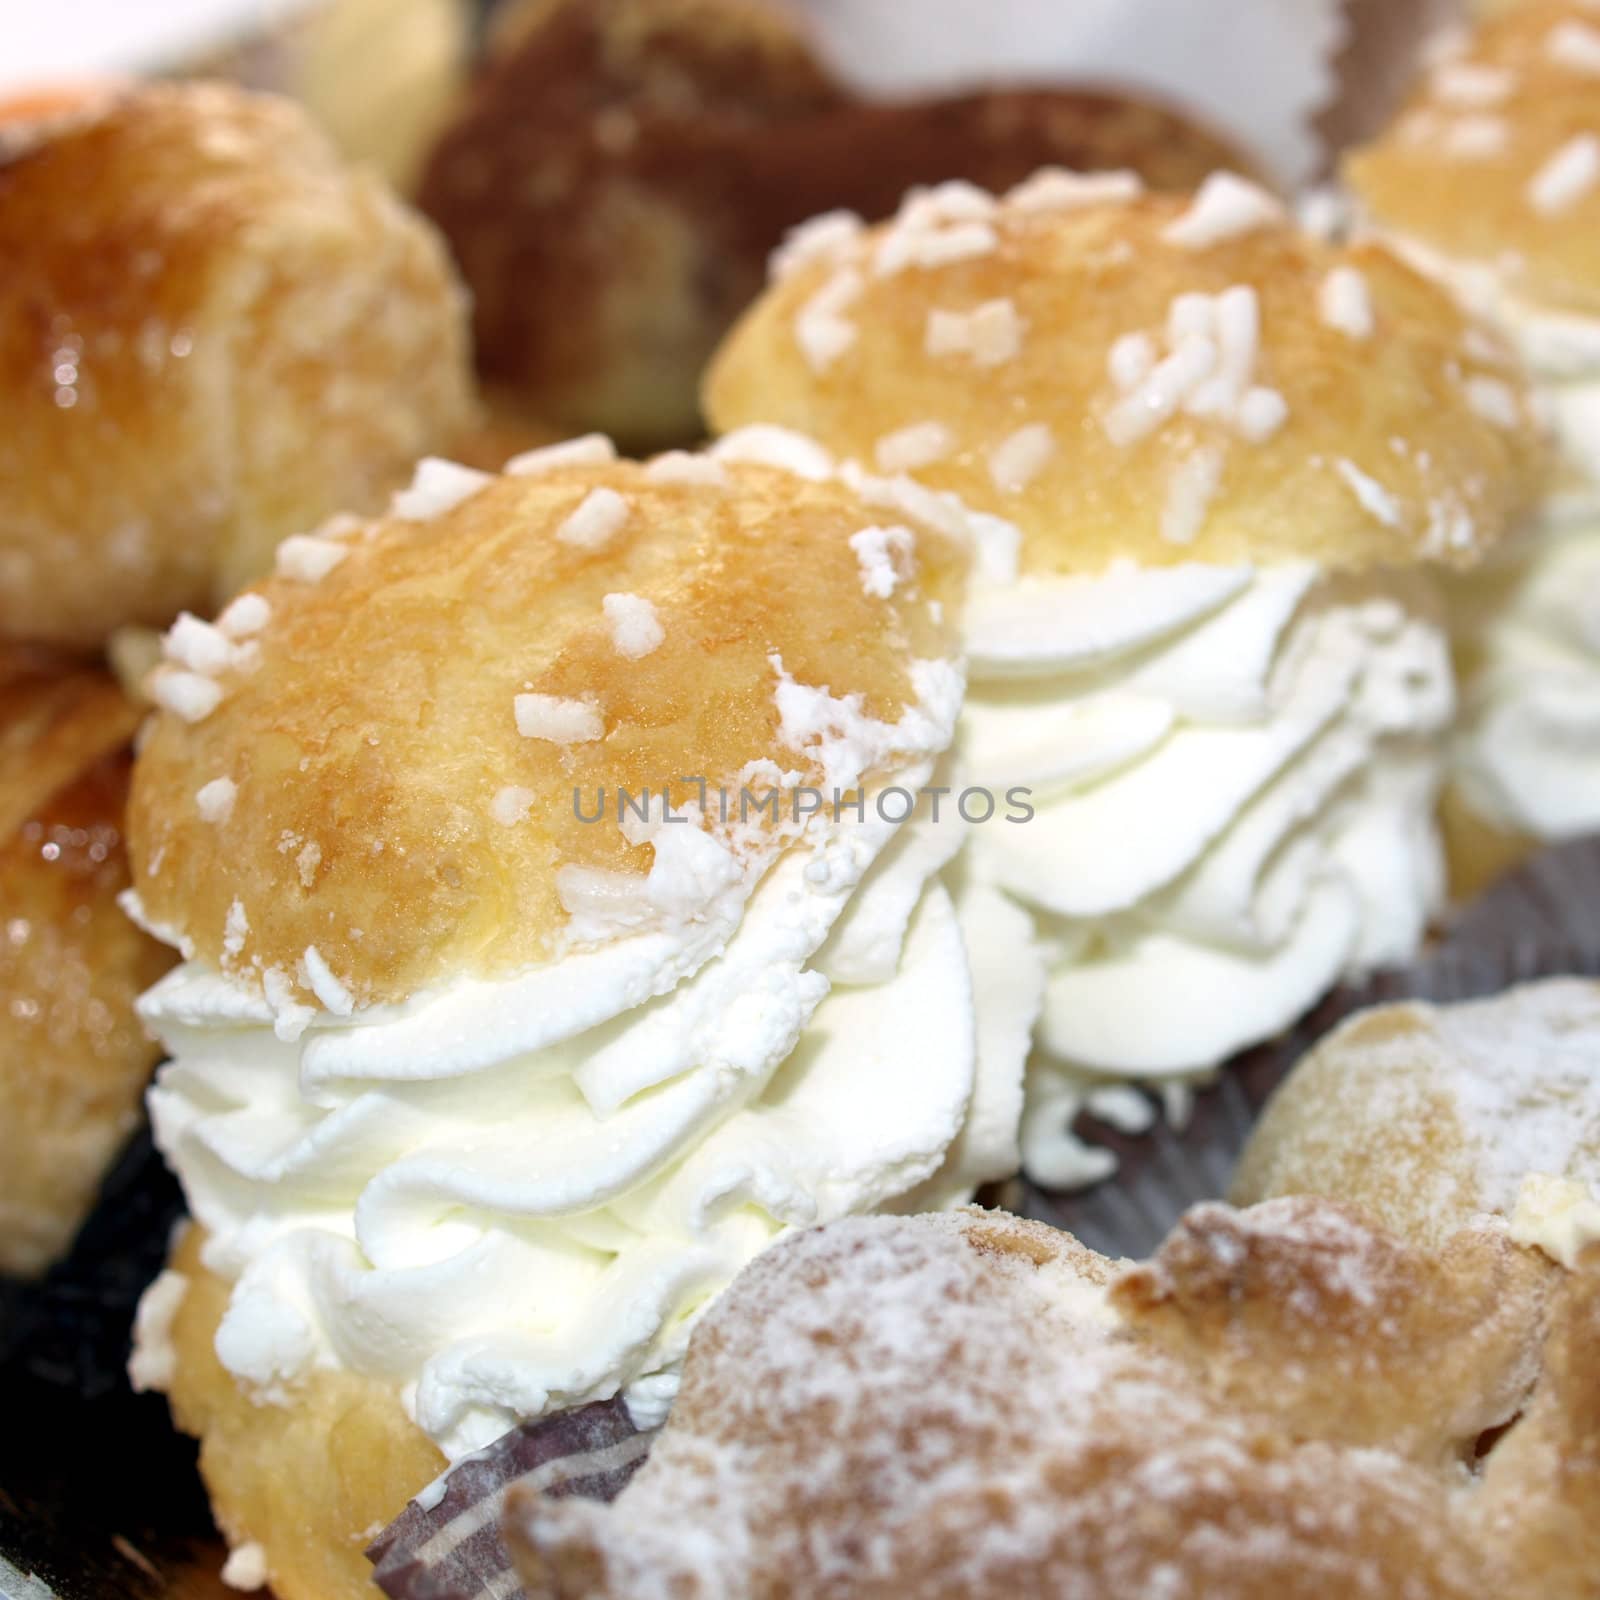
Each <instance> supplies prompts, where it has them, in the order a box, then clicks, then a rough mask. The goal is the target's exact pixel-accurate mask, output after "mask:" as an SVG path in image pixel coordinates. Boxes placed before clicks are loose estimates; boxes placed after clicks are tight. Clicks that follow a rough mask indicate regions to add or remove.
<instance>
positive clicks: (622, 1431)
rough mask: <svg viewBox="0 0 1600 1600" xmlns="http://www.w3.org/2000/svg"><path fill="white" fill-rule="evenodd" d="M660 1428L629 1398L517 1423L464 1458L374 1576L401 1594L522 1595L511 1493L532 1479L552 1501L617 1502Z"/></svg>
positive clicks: (409, 1514)
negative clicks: (510, 1521)
mask: <svg viewBox="0 0 1600 1600" xmlns="http://www.w3.org/2000/svg"><path fill="white" fill-rule="evenodd" d="M651 1438H652V1434H650V1433H641V1432H640V1431H639V1430H638V1429H637V1428H636V1427H634V1425H633V1419H632V1418H631V1417H630V1416H629V1415H628V1408H627V1406H625V1405H624V1404H623V1403H622V1401H621V1400H603V1401H600V1402H598V1403H597V1404H594V1405H588V1406H579V1407H577V1408H576V1409H575V1410H572V1411H562V1412H558V1413H557V1414H556V1415H555V1416H553V1417H547V1418H545V1419H544V1420H543V1421H542V1422H529V1423H524V1424H523V1426H522V1427H520V1428H513V1429H512V1431H511V1432H510V1433H507V1434H504V1435H503V1436H502V1437H501V1438H499V1439H497V1440H496V1441H495V1442H494V1443H493V1444H492V1445H490V1446H489V1447H488V1448H487V1449H485V1450H480V1451H478V1453H477V1454H476V1455H471V1456H468V1457H466V1459H465V1460H462V1461H458V1462H457V1463H456V1465H455V1466H454V1467H452V1468H451V1469H450V1471H449V1472H448V1473H447V1474H446V1475H445V1476H444V1478H443V1479H442V1480H441V1481H440V1482H439V1483H438V1484H436V1485H435V1486H434V1488H433V1490H432V1491H425V1492H424V1493H423V1494H421V1495H419V1496H418V1497H417V1498H416V1499H415V1500H413V1501H412V1502H411V1504H410V1505H408V1506H407V1507H406V1508H405V1510H404V1511H403V1512H401V1514H400V1515H399V1517H397V1518H396V1519H395V1521H393V1522H391V1523H390V1524H389V1526H388V1527H387V1528H385V1529H384V1531H383V1533H382V1534H380V1535H379V1537H378V1539H377V1541H376V1542H375V1543H374V1544H373V1545H371V1546H370V1547H369V1548H368V1550H367V1556H368V1559H369V1560H371V1561H372V1563H373V1573H372V1576H373V1581H374V1582H375V1583H376V1584H377V1585H378V1587H379V1588H380V1589H382V1590H383V1592H384V1593H385V1594H387V1595H390V1596H391V1597H392V1600H510V1597H512V1596H515V1595H518V1594H520V1593H521V1590H520V1588H519V1587H518V1585H517V1580H516V1574H515V1573H514V1572H513V1571H512V1567H511V1557H510V1555H509V1554H508V1553H507V1551H506V1547H505V1544H504V1542H503V1541H502V1540H501V1537H500V1522H501V1517H502V1513H503V1511H504V1508H505V1501H506V1492H507V1490H509V1489H510V1488H511V1486H512V1485H513V1484H518V1483H520V1484H525V1485H527V1486H528V1487H529V1488H533V1489H537V1490H538V1491H539V1492H540V1493H541V1494H543V1495H547V1496H550V1497H552V1498H557V1499H559V1498H563V1497H566V1496H569V1495H581V1496H582V1497H583V1498H584V1499H587V1500H614V1499H615V1498H616V1497H617V1496H618V1495H619V1494H621V1493H622V1489H623V1486H624V1485H625V1484H626V1483H627V1481H628V1480H629V1479H630V1478H631V1477H632V1476H633V1475H634V1473H635V1472H636V1471H637V1470H638V1468H639V1465H640V1463H641V1462H642V1461H643V1460H644V1458H645V1456H646V1455H647V1454H648V1452H649V1449H650V1440H651Z"/></svg>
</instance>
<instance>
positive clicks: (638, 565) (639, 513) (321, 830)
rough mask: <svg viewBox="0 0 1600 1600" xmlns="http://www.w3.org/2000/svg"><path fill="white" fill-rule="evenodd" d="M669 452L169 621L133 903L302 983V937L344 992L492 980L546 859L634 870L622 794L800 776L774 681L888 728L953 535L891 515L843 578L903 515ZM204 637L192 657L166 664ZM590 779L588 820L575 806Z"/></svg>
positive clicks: (585, 806)
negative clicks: (602, 798) (202, 614)
mask: <svg viewBox="0 0 1600 1600" xmlns="http://www.w3.org/2000/svg"><path fill="white" fill-rule="evenodd" d="M684 460H691V468H692V466H694V465H698V466H699V467H700V469H701V472H702V473H703V472H704V470H705V467H706V466H707V465H709V463H704V462H703V461H700V460H699V459H698V458H676V459H675V460H674V459H673V458H668V460H667V463H666V465H665V467H663V466H661V465H659V464H658V465H657V466H654V467H644V466H639V465H635V464H624V463H618V462H605V463H600V462H596V463H593V464H589V465H563V466H557V467H554V468H549V469H547V470H541V471H539V472H537V473H536V474H534V475H525V476H509V475H508V476H503V477H499V478H494V479H489V480H485V482H484V484H483V486H482V487H480V488H479V490H478V492H476V493H475V494H472V495H471V496H470V498H467V499H465V500H464V501H462V502H460V503H459V504H457V505H455V506H453V507H452V508H449V509H446V510H443V511H442V512H440V513H439V514H436V515H432V516H430V517H428V518H427V519H426V520H420V521H407V520H403V518H402V517H400V516H394V515H391V517H389V518H388V519H387V520H384V521H381V522H378V523H374V524H372V525H370V526H368V527H365V528H361V527H359V526H358V527H356V528H354V529H352V530H349V531H342V530H339V529H334V530H330V532H331V534H332V536H320V537H317V538H314V539H311V540H310V541H309V542H308V541H306V540H304V539H301V540H291V541H288V542H287V543H286V544H285V545H284V547H283V549H282V550H281V551H280V553H279V569H280V570H279V573H278V575H276V576H274V577H273V578H272V579H270V580H268V581H267V582H265V583H264V584H262V585H261V586H260V588H259V589H257V590H253V591H251V592H250V594H249V595H248V596H246V597H245V598H244V600H243V601H240V602H235V603H234V605H233V607H231V608H230V609H229V611H227V612H224V614H223V616H222V617H221V618H220V619H219V621H220V623H221V626H222V629H223V630H227V632H226V633H218V634H216V635H214V636H213V635H212V634H209V633H199V634H198V635H197V634H195V633H194V632H193V631H192V630H193V625H192V624H184V625H182V626H181V627H180V629H179V630H177V631H175V633H174V634H173V635H169V645H168V649H169V654H175V655H176V656H177V657H178V660H177V661H176V662H173V663H169V665H168V666H166V667H164V668H163V669H161V670H160V671H159V672H158V674H157V675H156V678H155V680H154V686H155V690H156V695H157V698H158V700H159V701H161V702H162V703H164V704H166V705H168V706H174V705H176V706H178V707H180V710H171V709H169V710H167V711H165V712H163V713H162V714H161V715H160V716H158V718H157V719H156V721H155V724H154V726H153V729H152V730H151V732H150V734H149V736H148V739H147V740H146V742H145V744H144V746H143V750H142V753H141V756H140V759H139V762H138V766H137V771H136V774H135V782H134V793H133V798H132V802H131V806H130V821H129V829H130V837H131V843H132V855H133V860H134V868H135V883H136V887H137V889H138V892H139V894H140V896H141V898H142V901H143V905H144V910H145V913H146V915H147V916H148V917H149V918H150V919H151V920H152V922H153V923H154V924H156V925H159V926H161V927H162V928H163V929H164V930H167V929H170V930H172V931H173V932H174V933H175V934H177V935H180V936H181V937H182V938H183V939H185V940H187V941H190V942H191V943H192V947H193V949H194V951H195V952H196V954H197V955H198V956H199V957H200V959H202V960H203V961H205V962H206V963H208V964H210V965H211V966H213V967H215V968H217V969H220V970H224V971H227V972H230V973H233V974H235V975H236V976H239V977H240V978H241V979H243V980H245V981H260V976H261V974H262V973H264V972H267V971H269V970H271V969H277V970H278V971H280V972H281V973H284V974H286V975H288V976H289V977H290V979H291V980H293V981H297V982H298V983H299V997H300V998H301V999H309V992H308V989H307V986H306V984H305V982H304V968H303V961H304V958H305V952H306V951H307V949H308V947H314V948H315V950H316V952H317V954H318V955H319V956H320V957H321V958H322V960H323V961H324V962H326V964H327V966H328V968H329V970H330V971H331V972H332V973H333V974H334V975H335V976H336V977H337V979H338V981H339V982H340V983H341V984H342V985H344V986H345V988H346V989H347V990H348V991H349V993H350V994H351V995H352V996H353V997H354V999H355V1001H356V1002H357V1003H360V1004H365V1003H369V1002H376V1001H387V1000H398V999H402V998H404V997H406V996H408V995H410V994H412V993H414V992H416V991H417V990H418V989H420V988H421V987H423V986H424V985H426V984H428V983H431V982H434V981H436V980H442V979H445V978H448V977H451V976H453V975H455V974H457V973H462V972H470V973H473V974H478V975H486V974H495V973H504V972H507V971H512V970H516V969H519V968H522V967H526V966H527V965H529V964H531V963H534V962H537V961H539V960H541V959H543V958H546V957H548V956H549V955H551V954H552V952H553V951H554V950H555V949H556V948H557V947H558V945H559V943H560V941H561V939H562V936H563V931H564V928H565V926H566V923H567V921H568V918H567V914H566V911H565V910H564V909H563V905H562V900H561V896H560V893H559V890H558V886H557V877H558V874H559V872H560V870H561V868H563V867H564V866H582V867H588V868H600V869H611V870H615V871H619V872H622V873H628V874H642V873H645V872H647V871H648V870H649V868H650V866H651V863H652V859H653V856H652V851H651V850H650V849H649V848H648V847H646V846H644V845H637V844H630V843H629V842H628V840H627V839H626V838H625V837H624V835H623V833H622V832H621V831H620V829H619V827H618V823H617V812H616V791H617V789H618V788H619V787H621V788H623V789H626V790H628V791H629V793H630V794H632V795H633V796H635V797H637V796H638V795H639V794H640V793H641V792H642V791H644V790H645V789H647V788H648V789H649V790H650V791H651V792H652V793H654V794H657V795H659V793H660V792H661V787H662V785H663V784H664V783H670V785H671V787H672V794H673V801H674V805H675V806H678V807H682V806H684V805H686V804H688V803H689V802H692V801H694V800H695V799H696V798H698V792H699V791H698V788H697V786H695V785H692V784H689V783H686V782H683V781H680V780H684V779H691V778H704V779H705V780H706V781H707V783H708V784H710V785H711V786H712V790H711V795H712V799H711V805H712V806H713V807H715V806H716V805H717V804H718V802H717V799H716V792H715V791H716V786H717V785H720V784H723V783H734V784H737V782H738V780H739V775H740V774H741V773H742V772H743V771H744V769H745V768H746V767H747V766H748V764H750V763H752V762H759V761H766V760H771V761H774V762H776V763H777V764H778V766H779V768H781V769H784V770H787V771H798V772H801V773H802V774H806V773H810V774H811V776H810V777H808V778H807V779H806V781H808V782H812V781H816V773H815V762H814V761H812V760H810V759H808V757H807V756H806V755H805V754H802V753H801V752H800V751H798V750H797V749H795V748H792V747H791V746H790V745H789V744H786V743H785V742H784V740H783V736H782V735H783V725H782V718H781V717H780V712H779V708H778V704H777V701H776V698H775V694H776V690H777V688H778V686H779V683H780V676H779V674H780V670H781V672H782V673H783V674H786V675H787V676H788V677H791V678H792V679H793V680H794V681H795V682H797V683H799V684H804V685H813V686H826V688H827V690H828V691H829V692H830V693H831V694H832V695H833V696H834V697H835V698H836V699H839V700H843V699H845V698H847V697H859V703H858V709H859V710H860V711H861V712H862V713H863V714H864V715H866V716H867V717H870V718H873V719H876V720H878V721H882V722H886V723H894V722H896V721H898V720H899V718H900V717H901V715H902V713H903V712H905V711H906V710H907V709H908V707H912V706H913V705H914V704H916V703H917V702H918V700H919V698H920V691H919V690H918V688H917V687H916V686H915V684H914V683H913V673H914V664H915V663H917V662H919V661H926V660H934V659H939V660H946V659H948V658H949V657H950V656H951V655H952V653H953V651H954V647H955V629H956V626H957V624H958V622H959V616H958V605H959V600H960V593H961V584H962V580H963V577H964V571H965V560H966V556H965V549H964V546H963V545H962V544H961V542H960V541H957V540H954V539H952V538H950V537H949V536H947V535H944V534H940V533H937V532H934V531H932V530H929V529H925V528H921V529H917V530H916V531H915V532H914V533H912V531H911V530H910V529H907V530H906V532H907V535H908V538H907V540H906V541H891V543H894V544H895V545H896V552H895V554H894V555H893V560H894V562H895V566H896V570H897V573H898V576H897V579H896V581H895V583H894V584H893V585H892V592H890V593H887V594H885V593H883V592H882V589H883V584H882V583H881V582H880V583H879V584H877V585H876V590H877V592H868V588H869V587H872V586H871V585H869V584H868V582H867V578H868V573H867V569H866V565H865V559H866V558H865V557H864V555H863V553H862V547H860V546H861V541H858V542H857V544H856V545H852V543H851V540H852V538H853V537H854V536H856V535H858V534H861V533H862V532H864V531H865V530H868V529H870V528H873V527H874V526H877V525H881V524H884V523H886V522H890V523H901V522H903V521H904V518H903V517H889V516H886V515H885V513H883V512H882V511H881V510H879V511H873V510H871V509H869V508H868V507H867V506H866V505H865V504H864V503H863V502H862V501H860V500H858V499H857V498H856V496H855V495H854V494H853V493H851V492H850V491H848V490H847V489H845V488H843V487H842V486H840V485H838V484H836V483H832V482H827V483H811V482H805V481H803V480H802V479H800V478H798V477H795V476H793V475H791V474H789V473H787V472H783V471H779V470H777V469H775V468H772V467H767V466H760V465H754V464H734V463H731V462H730V463H728V464H726V465H716V466H712V467H711V471H712V472H713V473H714V474H715V475H716V476H717V477H719V478H720V479H721V480H722V481H721V483H720V484H719V483H716V482H710V483H693V482H687V481H683V480H682V479H681V478H678V479H677V481H669V480H671V479H672V477H673V474H672V467H673V466H674V465H676V464H680V463H681V462H682V461H684ZM458 470H464V469H458ZM663 472H665V473H666V474H667V478H665V479H664V477H663ZM397 504H399V503H398V502H397ZM334 563H336V564H334ZM323 567H327V568H328V570H327V571H326V572H325V575H323V576H321V577H320V578H316V577H315V574H316V573H317V572H318V571H319V570H320V569H322V568H323ZM308 575H309V577H310V581H308ZM879 576H880V578H881V577H882V576H883V574H882V573H881V572H880V573H879ZM252 613H253V614H252ZM241 618H243V619H244V620H243V621H240V620H239V619H241ZM184 628H188V629H190V630H191V632H190V633H189V634H187V635H185V634H184V632H183V629H184ZM230 634H231V635H233V636H236V637H229V635H230ZM186 638H187V639H188V640H190V641H193V640H196V639H198V642H197V643H194V646H193V648H190V644H189V643H187V642H185V641H186ZM208 649H209V650H210V651H211V652H212V655H213V656H214V657H216V658H218V659H221V660H222V663H223V664H222V665H220V666H219V667H217V668H216V670H215V671H214V673H213V674H212V675H211V676H207V675H206V673H205V672H204V671H198V672H197V671H192V670H189V668H188V667H186V666H184V665H182V663H183V662H184V661H187V662H188V663H189V665H190V666H193V665H195V664H196V663H198V664H199V665H201V666H202V667H203V666H205V665H206V660H205V658H206V654H207V651H208ZM780 663H781V668H780ZM208 686H209V687H208ZM519 697H529V698H527V699H526V700H523V699H521V698H519ZM213 702H215V704H214V708H212V703H213ZM188 718H195V719H196V720H187V719H188ZM889 764H890V766H891V767H892V766H893V765H894V761H893V760H891V762H890V763H889ZM601 790H604V792H605V795H606V797H607V805H608V806H609V808H610V810H609V819H608V821H605V822H596V821H593V820H590V821H587V822H585V821H583V820H581V819H580V817H579V815H578V814H577V813H578V811H579V810H580V809H581V810H582V811H583V812H584V814H585V815H587V816H589V817H590V818H591V819H592V818H593V816H594V813H595V811H596V808H597V799H596V796H597V794H598V793H599V791H601ZM575 795H576V796H577V797H579V798H578V801H577V803H575V798H574V797H575ZM730 804H731V805H732V806H733V807H734V808H735V811H734V815H733V816H732V818H731V820H733V821H737V820H738V819H737V807H738V804H739V801H738V796H737V792H735V793H734V796H733V799H732V800H731V802H730ZM208 818H209V819H210V820H208ZM747 820H749V821H750V822H751V823H752V824H753V825H755V826H756V827H758V828H759V827H763V826H765V818H764V816H762V815H761V814H758V813H755V812H752V813H750V814H749V815H748V817H747ZM235 906H237V907H238V909H237V910H235V909H234V908H235ZM230 915H231V918H232V920H231V921H230ZM246 927H247V929H248V931H247V932H246V931H245V930H246ZM297 973H299V974H300V975H301V976H300V978H299V979H295V975H296V974H297Z"/></svg>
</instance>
